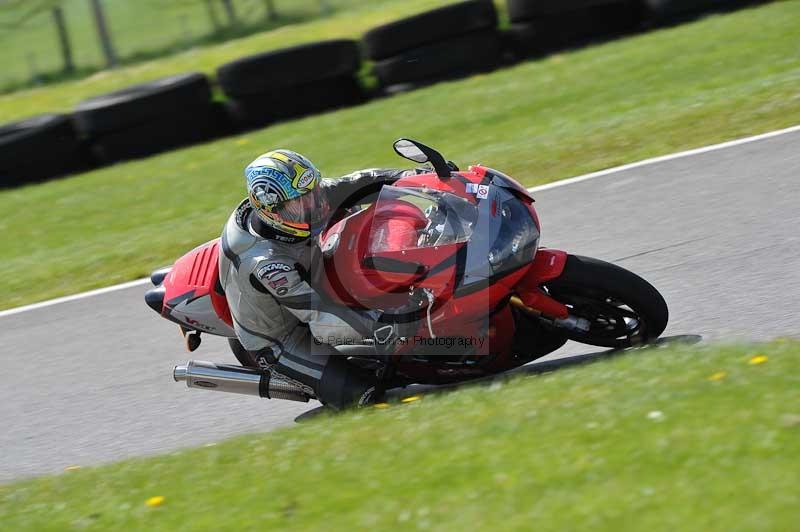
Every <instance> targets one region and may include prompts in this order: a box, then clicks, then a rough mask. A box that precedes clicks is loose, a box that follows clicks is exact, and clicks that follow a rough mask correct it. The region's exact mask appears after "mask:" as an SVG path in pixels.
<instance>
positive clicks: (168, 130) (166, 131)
mask: <svg viewBox="0 0 800 532" xmlns="http://www.w3.org/2000/svg"><path fill="white" fill-rule="evenodd" d="M73 116H74V119H75V125H76V127H77V129H78V133H79V135H81V136H82V137H83V138H85V139H86V140H87V141H88V142H89V144H90V150H91V152H92V154H93V155H94V157H95V158H96V159H97V161H98V162H100V163H103V164H110V163H114V162H117V161H122V160H126V159H133V158H137V157H144V156H147V155H152V154H155V153H158V152H161V151H165V150H169V149H173V148H177V147H179V146H186V145H188V144H193V143H196V142H201V141H203V140H208V139H210V138H213V137H214V136H216V135H218V133H219V132H220V130H221V129H222V127H221V126H222V124H221V119H220V113H219V110H218V108H217V107H216V106H214V105H212V102H211V86H210V84H209V82H208V78H206V76H205V75H203V74H200V73H196V72H193V73H189V74H180V75H177V76H171V77H168V78H163V79H159V80H155V81H151V82H147V83H141V84H138V85H133V86H131V87H127V88H125V89H122V90H119V91H116V92H112V93H109V94H104V95H101V96H97V97H94V98H90V99H88V100H85V101H83V102H81V103H80V104H78V106H77V107H76V109H75V112H74V114H73Z"/></svg>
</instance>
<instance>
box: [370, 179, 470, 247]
mask: <svg viewBox="0 0 800 532" xmlns="http://www.w3.org/2000/svg"><path fill="white" fill-rule="evenodd" d="M477 219H478V210H477V208H476V207H475V206H474V205H473V204H472V203H470V202H469V201H467V200H465V199H463V198H460V197H458V196H456V195H454V194H450V193H448V192H440V191H435V190H427V189H413V188H400V187H390V186H386V187H383V190H381V193H380V195H379V196H378V201H377V202H376V203H375V215H374V218H373V222H372V226H371V229H370V236H369V246H368V252H369V253H382V252H388V251H401V250H404V249H412V248H427V247H434V246H444V245H447V244H456V243H459V242H466V241H467V240H469V238H470V236H472V231H473V228H474V226H475V222H476V220H477Z"/></svg>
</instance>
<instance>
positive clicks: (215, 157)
mask: <svg viewBox="0 0 800 532" xmlns="http://www.w3.org/2000/svg"><path fill="white" fill-rule="evenodd" d="M755 27H757V28H759V31H757V32H754V31H751V28H755ZM798 33H800V1H791V2H779V3H775V4H770V5H767V6H764V7H760V8H758V9H750V10H745V11H741V12H738V13H734V14H730V15H725V16H714V17H710V18H708V19H705V20H702V21H699V22H696V23H693V24H688V25H685V26H681V27H676V28H672V29H668V30H663V31H658V32H654V33H650V34H646V35H642V36H638V37H635V38H631V39H627V40H622V41H616V42H613V43H609V44H606V45H603V46H597V47H594V48H588V49H585V50H581V51H577V52H573V53H569V54H563V55H557V56H553V57H550V58H548V59H546V60H543V61H538V62H530V63H526V64H522V65H519V66H516V67H514V68H510V69H506V70H503V71H498V72H495V73H493V74H490V75H483V76H477V77H474V78H471V79H467V80H462V81H458V82H452V83H443V84H439V85H436V86H434V87H430V88H427V89H424V90H419V91H416V92H412V93H409V94H405V95H402V96H397V97H393V98H387V99H383V100H379V101H373V102H371V103H369V104H367V105H364V106H361V107H357V108H353V109H347V110H341V111H338V112H334V113H329V114H325V115H320V116H315V117H310V118H307V119H304V120H299V121H294V122H289V123H284V124H279V125H276V126H273V127H270V128H267V129H264V130H261V131H257V132H253V133H248V134H246V135H242V136H239V137H235V138H231V139H225V140H220V141H217V142H214V143H211V144H207V145H202V146H196V147H193V148H190V149H185V150H181V151H175V152H171V153H168V154H164V155H161V156H157V157H153V158H150V159H144V160H140V161H136V162H131V163H128V164H121V165H117V166H113V167H109V168H105V169H102V170H97V171H94V172H90V173H87V174H83V175H79V176H75V177H72V178H68V179H63V180H59V181H53V182H50V183H46V184H41V185H35V186H29V187H24V188H20V189H16V190H7V191H3V192H0V212H3V213H6V214H5V216H4V217H3V218H2V219H0V234H2V235H4V237H3V242H2V246H0V308H9V307H13V306H17V305H20V304H24V303H30V302H33V301H38V300H42V299H47V298H50V297H55V296H59V295H64V294H69V293H75V292H78V291H81V290H85V289H90V288H96V287H99V286H106V285H110V284H114V283H117V282H121V281H126V280H131V279H135V278H139V277H142V276H145V275H147V274H148V273H149V272H150V271H151V270H152V269H154V268H156V267H159V266H163V265H166V264H169V263H171V262H172V261H174V260H175V258H177V257H178V256H180V255H181V254H183V253H184V252H185V251H186V250H188V249H189V248H191V247H192V246H194V245H196V244H198V243H200V242H203V241H205V240H208V239H211V238H214V237H216V236H217V235H218V234H219V232H220V230H221V227H222V225H223V224H224V222H225V220H226V219H227V216H228V214H229V212H230V211H231V210H232V208H233V206H234V205H235V204H236V203H237V202H238V201H239V199H240V198H242V197H243V196H244V193H243V177H242V168H243V167H244V166H245V165H246V164H247V163H248V162H250V161H251V160H252V159H253V158H254V157H255V156H256V155H257V154H258V153H260V152H263V151H266V150H268V149H272V148H276V147H289V148H292V149H295V150H298V151H300V152H301V153H304V154H306V155H307V156H309V157H310V158H311V159H312V160H313V161H315V162H316V163H317V165H318V166H319V167H320V168H322V170H323V172H324V173H326V174H327V175H330V176H334V175H337V174H338V175H341V173H345V172H348V171H351V170H353V169H355V168H364V167H373V166H378V165H402V164H404V161H403V160H401V159H398V158H397V157H396V156H395V155H394V154H393V152H392V150H391V142H392V141H393V140H394V139H396V138H397V137H400V136H410V137H416V138H419V139H420V140H422V141H424V142H427V143H429V144H431V145H433V146H436V147H438V148H440V149H441V150H442V151H443V152H444V153H445V155H446V156H448V157H449V158H451V159H453V160H455V161H457V162H459V163H461V164H462V165H466V164H467V163H470V162H482V163H484V164H488V165H490V166H493V167H496V168H499V169H502V170H504V171H507V172H508V173H510V174H511V175H514V176H516V177H517V178H519V179H520V180H521V181H522V182H524V183H525V184H527V185H533V184H538V183H545V182H548V181H554V180H557V179H561V178H564V177H569V176H571V175H576V174H580V173H583V172H587V171H592V170H598V169H601V168H607V167H610V166H614V165H617V164H620V163H626V162H631V161H635V160H638V159H642V158H645V157H648V156H654V155H659V154H664V153H669V152H672V151H675V150H680V149H686V148H690V147H696V146H701V145H705V144H709V143H713V142H718V141H722V140H728V139H732V138H736V137H740V136H744V135H748V134H754V133H760V132H764V131H769V130H773V129H777V128H781V127H786V126H790V125H794V124H796V123H797V122H798V118H797V117H798V116H800V83H798V81H800V54H798V53H797V52H798V43H800V38H799V37H800V35H798ZM545 223H546V221H545ZM544 238H545V240H546V239H547V233H546V232H545V235H544Z"/></svg>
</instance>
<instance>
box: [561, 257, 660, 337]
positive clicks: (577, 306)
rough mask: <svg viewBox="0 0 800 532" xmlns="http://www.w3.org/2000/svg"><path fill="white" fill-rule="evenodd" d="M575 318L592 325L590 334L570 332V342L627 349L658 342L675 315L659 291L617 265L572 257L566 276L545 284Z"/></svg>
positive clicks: (562, 275)
mask: <svg viewBox="0 0 800 532" xmlns="http://www.w3.org/2000/svg"><path fill="white" fill-rule="evenodd" d="M545 288H546V289H547V291H548V293H549V294H550V296H551V297H553V298H554V299H556V300H557V301H559V302H561V303H564V304H565V305H567V306H568V307H569V308H570V315H573V316H576V317H579V318H584V319H587V320H589V322H590V323H591V327H590V329H589V331H586V332H582V331H565V334H566V335H567V337H569V339H570V340H574V341H576V342H581V343H584V344H590V345H596V346H601V347H611V348H615V349H622V348H626V347H632V346H635V345H640V344H644V343H649V342H652V341H654V340H655V339H656V338H658V336H659V335H660V334H661V333H662V332H664V329H665V328H666V327H667V321H668V320H669V311H668V309H667V304H666V302H665V301H664V298H663V297H662V296H661V294H660V293H659V292H658V290H656V289H655V288H654V287H653V285H651V284H650V283H648V282H647V281H645V280H644V279H642V278H641V277H639V276H638V275H636V274H634V273H632V272H629V271H628V270H626V269H624V268H620V267H619V266H616V265H614V264H610V263H608V262H603V261H601V260H597V259H592V258H589V257H580V256H577V255H569V256H568V257H567V263H566V265H565V267H564V271H563V272H562V274H561V275H560V276H559V277H558V278H557V279H554V280H552V281H549V282H547V283H546V284H545Z"/></svg>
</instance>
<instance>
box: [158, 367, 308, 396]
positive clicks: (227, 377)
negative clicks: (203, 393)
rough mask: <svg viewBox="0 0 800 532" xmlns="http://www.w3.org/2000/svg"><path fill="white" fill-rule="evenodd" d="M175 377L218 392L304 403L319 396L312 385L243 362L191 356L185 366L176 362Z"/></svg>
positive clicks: (178, 380)
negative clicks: (250, 366) (205, 360)
mask: <svg viewBox="0 0 800 532" xmlns="http://www.w3.org/2000/svg"><path fill="white" fill-rule="evenodd" d="M172 377H173V378H174V379H175V382H180V381H185V382H186V386H187V387H189V388H205V389H206V390H216V391H218V392H229V393H240V394H245V395H256V396H258V397H263V398H265V399H286V400H288V401H301V402H304V403H307V402H308V400H309V399H316V397H314V393H313V391H312V390H311V389H310V388H309V387H307V386H303V385H302V384H300V383H296V382H294V381H292V380H289V379H288V378H286V377H284V376H283V375H280V374H279V373H276V372H274V371H269V370H255V369H251V368H245V367H242V366H229V365H227V364H214V363H213V362H203V361H202V360H190V361H189V362H187V363H186V365H185V366H175V369H174V370H173V371H172Z"/></svg>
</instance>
